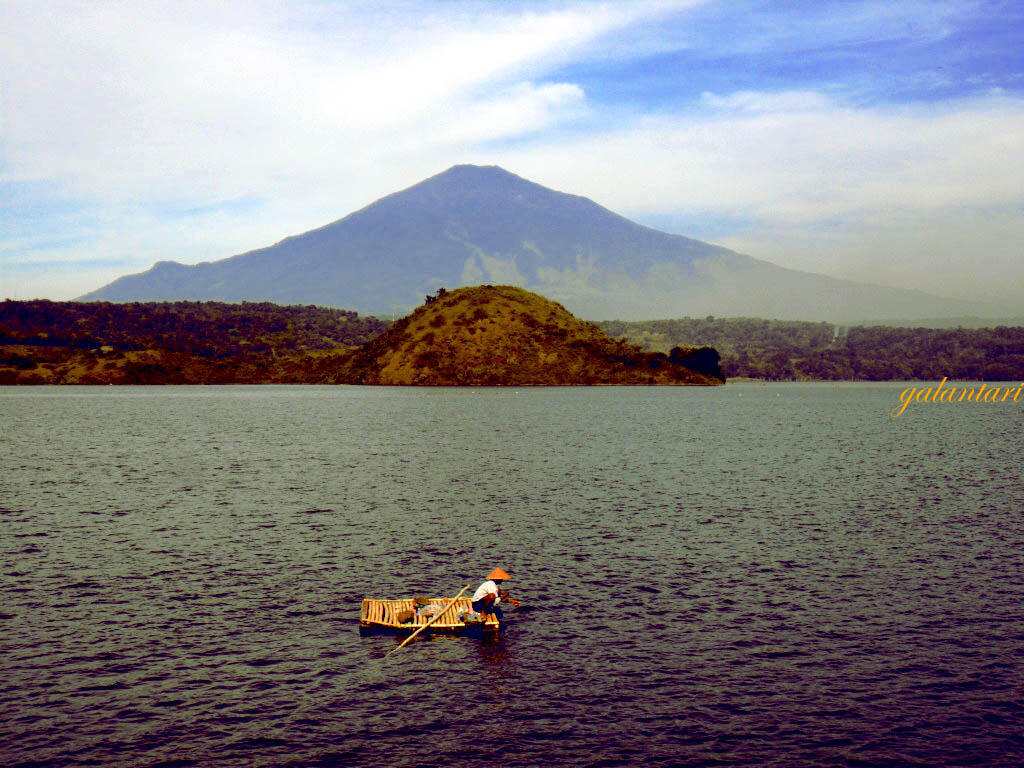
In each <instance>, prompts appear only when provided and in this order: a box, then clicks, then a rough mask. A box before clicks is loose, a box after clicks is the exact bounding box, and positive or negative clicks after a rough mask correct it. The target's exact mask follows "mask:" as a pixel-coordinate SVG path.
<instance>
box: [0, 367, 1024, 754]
mask: <svg viewBox="0 0 1024 768" xmlns="http://www.w3.org/2000/svg"><path fill="white" fill-rule="evenodd" d="M901 389H902V385H899V384H892V383H886V384H779V385H761V384H730V385H728V386H726V387H719V388H564V389H547V388H544V389H520V390H514V389H398V388H359V387H222V388H213V387H176V388H162V387H154V388H113V387H107V388H88V387H86V388H21V389H15V388H3V389H0V428H2V432H3V451H2V453H0V526H2V527H0V534H2V538H0V549H2V552H3V565H2V568H3V571H2V577H0V579H2V580H0V599H2V606H0V632H2V636H0V638H2V649H0V650H2V656H0V674H2V686H0V734H2V735H0V763H2V764H4V765H8V766H40V765H54V766H79V765H103V766H157V765H160V766H192V765H195V766H219V765H224V766H229V765H230V766H234V765H246V766H249V765H252V766H278V765H281V766H334V765H339V766H347V765H367V766H434V765H437V766H440V765H449V764H452V763H455V764H458V765H460V766H471V767H476V766H479V767H481V768H482V767H483V766H488V768H490V767H491V766H495V765H502V766H536V765H542V764H544V765H549V766H562V765H567V766H569V765H571V766H614V765H639V764H641V763H646V764H647V765H654V766H669V765H671V766H704V765H745V766H793V765H840V766H843V765H850V766H874V765H915V766H916V765H922V766H923V765H927V766H939V765H985V766H1002V765H1006V766H1010V765H1020V764H1022V763H1024V735H1022V734H1024V650H1022V649H1024V619H1022V613H1024V611H1022V605H1024V586H1022V579H1021V574H1022V566H1024V554H1022V543H1024V515H1022V510H1024V478H1022V469H1021V467H1022V452H1021V448H1022V440H1021V426H1022V423H1024V401H1022V402H1020V403H1018V404H1016V405H1010V404H999V405H992V404H968V403H964V404H956V405H951V404H944V405H943V404H931V405H926V404H915V405H913V406H911V408H909V409H908V411H907V412H906V413H905V414H903V415H902V416H901V417H900V418H898V419H893V418H891V417H890V415H889V414H890V411H891V410H892V408H893V407H894V406H895V405H897V404H898V396H899V392H900V390H901ZM495 566H501V567H502V568H504V569H505V570H507V571H508V572H509V573H511V574H512V577H513V580H512V581H511V582H509V583H508V584H507V585H508V586H510V587H511V588H512V589H513V594H514V596H516V597H518V598H520V599H521V600H522V601H523V608H522V609H520V610H518V611H516V612H514V614H512V615H510V616H509V619H510V621H509V623H508V626H507V628H506V631H505V632H504V633H503V634H502V636H501V637H500V638H499V639H498V640H496V641H493V642H492V641H481V640H480V639H474V638H469V637H439V638H434V639H427V640H425V641H423V642H419V641H415V642H413V643H411V644H410V645H408V646H407V647H406V648H404V649H402V650H401V651H399V652H398V653H395V654H392V655H391V656H389V657H387V658H385V653H386V652H387V651H388V650H390V649H391V648H394V647H395V645H396V644H397V642H398V640H396V639H395V638H394V637H389V636H361V635H360V634H359V631H358V616H359V606H360V601H361V600H362V598H364V597H392V596H395V597H397V596H412V595H418V594H426V595H436V596H444V595H453V594H455V593H456V592H458V590H459V589H461V588H462V587H464V586H466V585H472V586H474V587H475V586H476V584H477V583H479V581H480V580H481V579H482V577H483V576H485V575H486V574H487V573H488V572H490V570H491V569H492V568H494V567H495Z"/></svg>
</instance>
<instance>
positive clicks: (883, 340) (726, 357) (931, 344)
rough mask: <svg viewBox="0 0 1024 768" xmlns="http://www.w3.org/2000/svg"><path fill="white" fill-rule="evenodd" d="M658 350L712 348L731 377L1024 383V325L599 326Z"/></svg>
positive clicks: (737, 321)
mask: <svg viewBox="0 0 1024 768" xmlns="http://www.w3.org/2000/svg"><path fill="white" fill-rule="evenodd" d="M598 325H600V326H601V327H602V328H603V329H604V330H605V331H606V332H607V333H608V334H609V335H610V336H613V337H615V338H624V339H627V340H629V341H630V342H632V343H634V344H640V345H641V346H643V347H645V348H647V349H650V350H656V351H665V350H666V349H668V348H671V347H673V346H678V345H691V346H705V345H706V346H711V347H714V348H715V349H717V350H718V352H719V354H720V355H721V368H722V373H723V374H724V375H725V376H726V378H737V377H749V378H753V379H764V380H767V381H805V380H818V381H822V380H823V381H908V380H921V381H937V380H939V379H941V378H942V377H944V376H945V377H949V378H950V379H959V380H968V381H1024V327H1020V326H998V327H995V328H903V327H900V328H896V327H890V326H856V327H852V328H845V327H841V326H836V325H833V324H831V323H812V322H800V321H785V320H763V319H759V318H714V317H707V318H704V319H696V318H683V319H679V320H654V321H645V322H624V321H607V322H601V323H598Z"/></svg>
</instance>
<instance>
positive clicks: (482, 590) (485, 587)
mask: <svg viewBox="0 0 1024 768" xmlns="http://www.w3.org/2000/svg"><path fill="white" fill-rule="evenodd" d="M485 595H494V603H493V604H494V605H497V604H498V603H500V602H501V590H500V589H498V585H497V584H495V583H494V582H493V581H490V580H488V581H485V582H484V583H483V584H481V585H480V586H479V587H477V588H476V592H474V593H473V602H474V603H475V602H476V601H477V600H483V599H484V596H485Z"/></svg>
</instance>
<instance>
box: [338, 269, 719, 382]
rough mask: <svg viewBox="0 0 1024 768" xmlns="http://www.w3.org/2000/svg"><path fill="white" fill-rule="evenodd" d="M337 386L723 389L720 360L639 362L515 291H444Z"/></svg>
mask: <svg viewBox="0 0 1024 768" xmlns="http://www.w3.org/2000/svg"><path fill="white" fill-rule="evenodd" d="M335 375H336V380H338V381H347V382H352V383H365V384H400V385H405V384H420V385H474V386H487V385H505V386H527V385H580V384H720V383H722V379H721V378H720V375H721V374H720V371H719V368H718V353H717V352H715V350H713V349H707V348H701V349H694V348H689V347H688V348H685V349H683V348H680V349H675V350H672V352H671V354H668V355H666V354H663V353H645V352H644V351H643V350H642V349H640V348H639V347H636V346H634V345H632V344H628V343H626V342H624V341H621V340H620V341H615V340H613V339H611V338H609V337H608V335H607V334H606V333H605V332H604V331H602V330H601V329H600V328H599V327H598V326H596V325H595V324H593V323H586V322H583V321H581V320H578V319H577V318H575V317H573V316H572V315H571V314H570V313H569V312H568V311H567V310H566V309H565V307H563V306H562V305H561V304H558V303H556V302H553V301H550V300H549V299H546V298H544V297H543V296H539V295H538V294H536V293H530V292H529V291H525V290H523V289H522V288H516V287H513V286H492V285H484V286H477V287H474V288H460V289H458V290H455V291H451V292H450V293H449V292H447V291H444V290H443V289H442V290H441V291H439V292H438V295H437V296H436V297H428V300H427V303H425V304H424V305H423V306H421V307H419V308H418V309H416V311H415V312H413V313H412V314H411V315H409V316H408V317H405V318H402V319H401V320H399V321H398V322H396V323H395V324H394V325H392V326H391V327H390V328H389V329H388V330H387V331H386V332H385V333H384V334H382V335H381V336H379V337H377V338H376V339H374V340H373V341H371V342H370V343H369V344H367V345H366V346H364V347H363V348H361V349H360V350H358V351H356V352H355V353H353V355H352V356H351V357H350V358H349V359H348V361H346V363H345V365H344V367H343V368H342V369H339V370H338V371H337V373H336V374H335Z"/></svg>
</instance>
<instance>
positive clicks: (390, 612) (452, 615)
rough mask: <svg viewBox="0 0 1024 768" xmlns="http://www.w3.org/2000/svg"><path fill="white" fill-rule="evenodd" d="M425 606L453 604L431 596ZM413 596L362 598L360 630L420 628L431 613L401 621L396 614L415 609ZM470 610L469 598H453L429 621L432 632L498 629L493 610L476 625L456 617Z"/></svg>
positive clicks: (403, 630)
mask: <svg viewBox="0 0 1024 768" xmlns="http://www.w3.org/2000/svg"><path fill="white" fill-rule="evenodd" d="M427 604H428V605H440V606H442V608H444V607H447V606H449V605H451V604H452V599H451V598H450V597H433V598H430V599H428V600H427ZM418 607H419V606H417V605H416V603H415V601H414V600H413V599H412V598H409V599H408V600H375V599H373V598H365V599H364V600H363V607H362V610H361V611H360V613H359V631H360V632H362V631H370V630H387V631H391V632H416V631H417V630H419V629H422V628H423V627H425V626H426V625H427V624H430V620H431V619H432V618H434V616H415V615H414V616H413V618H412V621H409V622H406V623H405V624H402V623H401V622H399V620H398V615H399V614H400V613H402V612H403V611H412V612H413V613H414V614H415V612H416V608H418ZM462 611H466V612H467V613H469V612H471V611H472V607H471V601H470V599H469V598H468V597H460V598H457V599H456V600H455V605H454V607H452V608H448V609H447V610H446V611H445V614H444V616H442V617H441V618H440V619H439V620H438V621H435V622H434V623H432V624H430V630H429V631H431V632H446V633H449V634H458V633H460V632H471V631H483V632H497V631H498V630H499V629H500V625H499V623H498V617H497V616H495V615H494V614H493V613H492V614H491V615H489V616H488V617H487V621H486V622H482V623H477V624H466V623H465V622H463V621H462V620H461V619H459V613H461V612H462Z"/></svg>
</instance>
